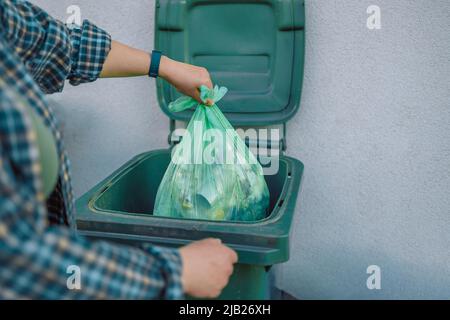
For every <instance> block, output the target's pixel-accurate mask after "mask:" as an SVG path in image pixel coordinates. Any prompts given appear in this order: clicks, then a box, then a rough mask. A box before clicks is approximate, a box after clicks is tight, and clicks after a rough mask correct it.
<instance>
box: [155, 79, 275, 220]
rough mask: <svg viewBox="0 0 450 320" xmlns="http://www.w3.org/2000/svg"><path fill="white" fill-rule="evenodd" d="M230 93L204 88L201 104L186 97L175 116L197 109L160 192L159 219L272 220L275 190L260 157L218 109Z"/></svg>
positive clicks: (172, 107)
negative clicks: (271, 194) (271, 191)
mask: <svg viewBox="0 0 450 320" xmlns="http://www.w3.org/2000/svg"><path fill="white" fill-rule="evenodd" d="M227 92H228V90H227V89H226V88H219V87H217V86H216V87H215V88H214V89H213V90H210V89H208V88H207V87H205V86H203V87H202V88H201V99H202V101H203V102H205V103H206V101H208V100H211V101H213V102H214V105H213V106H211V107H210V106H207V105H205V104H199V103H198V102H197V101H196V100H194V99H192V98H188V97H182V98H180V99H178V100H177V101H175V102H173V103H171V104H170V105H169V109H170V110H171V111H173V112H181V111H184V110H189V109H192V108H195V109H196V110H195V112H194V115H193V116H192V119H191V121H190V123H189V125H188V127H187V130H186V132H185V134H184V135H183V139H182V141H181V142H180V144H178V145H177V146H176V147H175V148H174V150H173V152H172V159H171V162H170V164H169V167H168V169H167V171H166V173H165V176H164V178H163V180H162V182H161V185H160V187H159V189H158V193H157V196H156V202H155V210H154V215H156V216H163V217H172V218H184V219H201V220H212V221H258V220H262V219H264V218H265V217H266V213H267V209H268V206H269V189H268V187H267V184H266V181H265V180H264V175H263V169H262V167H261V165H260V164H259V163H258V161H257V160H256V157H255V156H254V155H253V154H252V153H251V151H250V150H249V149H248V148H247V146H246V145H245V143H244V142H243V141H242V139H241V138H240V137H239V135H238V134H237V133H236V131H235V130H234V129H233V127H232V126H231V124H230V123H229V121H228V120H227V119H226V117H225V116H224V114H223V113H222V112H221V111H220V109H219V107H218V106H217V105H216V103H217V102H219V101H220V100H221V99H222V98H223V97H224V96H225V94H226V93H227Z"/></svg>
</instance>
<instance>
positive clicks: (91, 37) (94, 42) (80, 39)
mask: <svg viewBox="0 0 450 320" xmlns="http://www.w3.org/2000/svg"><path fill="white" fill-rule="evenodd" d="M69 29H70V41H71V44H72V53H71V60H72V68H71V71H70V74H69V77H68V79H69V81H70V84H71V85H74V86H76V85H79V84H81V83H86V82H93V81H95V80H97V79H98V77H99V76H100V73H101V71H102V69H103V64H104V63H105V61H106V58H107V57H108V54H109V51H110V50H111V36H110V35H109V34H108V33H107V32H106V31H104V30H103V29H101V28H99V27H97V26H96V25H94V24H92V23H91V22H90V21H88V20H84V21H83V25H82V26H81V27H80V26H70V27H69Z"/></svg>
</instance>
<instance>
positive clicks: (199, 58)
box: [76, 0, 305, 300]
mask: <svg viewBox="0 0 450 320" xmlns="http://www.w3.org/2000/svg"><path fill="white" fill-rule="evenodd" d="M155 21H156V23H155V48H156V49H159V50H161V51H162V52H164V54H166V55H168V56H170V57H172V58H174V59H176V60H180V61H186V62H188V63H191V64H196V65H201V66H204V67H206V68H208V70H209V71H210V73H211V76H212V79H213V82H215V83H218V84H220V85H223V86H226V87H228V88H229V89H230V91H229V93H228V95H227V96H226V97H225V98H224V100H223V101H221V109H222V111H223V112H224V113H225V115H226V116H227V118H228V119H229V120H230V122H231V123H232V124H233V125H234V126H235V127H236V128H244V127H245V128H247V127H252V128H253V127H265V126H273V125H281V126H282V127H283V129H284V130H283V133H284V134H283V135H282V136H279V137H278V136H277V138H276V139H275V138H272V139H268V141H262V140H261V137H259V138H260V139H259V140H258V141H257V142H255V141H252V140H250V139H249V140H247V142H248V144H249V145H250V146H252V147H256V148H258V147H264V146H265V147H271V148H272V151H273V150H274V148H277V150H276V152H275V154H278V156H275V157H270V158H269V156H267V157H259V159H260V161H261V163H262V164H263V166H266V167H267V166H270V165H273V163H274V161H275V162H276V164H277V165H276V167H277V168H278V169H277V170H276V171H275V172H272V174H270V175H266V177H265V178H266V181H267V183H268V186H269V191H270V208H269V210H268V214H267V217H266V218H265V219H264V220H262V221H254V222H244V223H242V222H217V221H200V220H183V219H173V218H163V217H156V216H153V214H152V213H153V208H154V202H155V198H156V194H157V191H158V187H159V184H160V182H161V180H162V178H163V176H164V173H165V171H166V169H167V167H168V165H169V163H170V160H171V148H170V147H169V148H168V149H166V150H155V151H149V152H147V153H144V154H141V155H138V156H136V157H135V158H133V159H132V160H130V161H129V162H128V163H126V164H125V165H123V166H122V167H121V168H119V169H118V170H117V171H116V172H114V173H113V174H111V175H110V176H109V177H108V178H106V179H105V180H104V181H101V182H100V183H98V184H97V185H96V186H95V187H93V188H92V189H91V190H90V191H88V192H87V193H86V194H85V195H83V196H82V197H81V198H80V199H78V200H77V202H76V211H77V216H76V218H77V224H78V229H79V232H80V233H81V234H83V235H85V236H87V237H89V238H91V239H94V240H96V239H98V240H109V241H113V242H117V243H123V244H128V245H132V246H139V247H145V246H151V245H159V246H166V247H180V246H183V245H186V244H188V243H190V242H192V241H195V240H200V239H204V238H209V237H214V238H220V239H222V241H223V242H224V243H225V244H227V245H229V246H230V247H231V248H233V249H235V250H236V251H237V253H238V256H239V262H238V265H237V266H236V268H235V272H234V274H233V276H232V278H231V281H230V283H229V285H228V286H227V288H226V289H225V290H224V292H223V293H222V295H221V297H220V299H229V300H239V299H269V298H270V283H269V282H270V281H269V271H270V268H271V266H273V265H275V264H279V263H283V262H286V261H288V259H289V251H290V250H289V238H290V230H291V224H292V221H293V217H294V213H295V209H296V202H297V196H298V192H299V187H300V183H301V179H302V174H303V164H302V163H301V162H300V161H299V160H296V159H294V158H291V157H288V156H286V155H284V152H285V151H286V149H287V142H286V123H287V121H288V120H290V119H291V118H292V117H293V116H294V115H295V114H296V112H297V111H298V109H299V106H300V99H301V89H302V82H303V67H304V45H305V37H304V33H305V29H304V25H305V12H304V3H303V0H298V1H296V0H266V1H256V0H248V1H239V2H237V1H224V0H159V1H157V2H156V20H155ZM157 92H158V102H159V105H160V107H161V109H162V110H163V111H164V113H165V114H166V115H167V116H168V117H169V119H170V123H171V125H170V131H171V132H168V134H169V144H170V145H171V146H173V145H174V144H175V143H176V142H177V139H176V137H175V136H174V134H173V133H174V130H175V128H176V121H180V122H188V121H189V120H190V118H191V116H192V111H185V112H181V113H176V114H175V113H171V112H170V110H169V109H168V104H169V103H170V102H171V101H174V100H175V99H177V98H178V97H179V94H178V93H177V92H176V90H174V89H173V88H172V87H171V86H170V85H168V84H167V83H166V82H164V81H162V80H158V81H157Z"/></svg>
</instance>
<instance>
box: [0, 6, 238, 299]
mask: <svg viewBox="0 0 450 320" xmlns="http://www.w3.org/2000/svg"><path fill="white" fill-rule="evenodd" d="M0 28H1V29H0V138H1V139H0V142H1V143H0V298H3V299H5V298H6V299H9V298H38V299H70V298H75V299H105V298H106V299H115V298H126V299H180V298H182V297H183V294H184V293H187V294H190V295H193V296H196V297H216V296H218V295H219V294H220V292H221V290H222V289H223V288H224V286H225V285H226V284H227V282H228V279H229V276H230V275H231V273H232V270H233V264H234V263H235V262H236V260H237V256H236V253H235V252H234V251H232V250H231V249H229V248H227V247H225V246H224V245H222V244H221V242H220V240H214V239H208V240H204V241H200V242H197V243H193V244H191V245H189V246H187V247H184V248H181V249H180V250H173V249H165V248H157V247H153V248H150V249H146V250H145V251H144V250H140V249H135V248H129V247H125V246H116V245H113V244H109V243H92V242H90V241H88V240H87V239H84V238H83V237H81V236H79V235H77V234H76V232H75V231H74V228H75V222H74V212H73V197H72V190H71V184H70V163H69V161H68V158H67V155H66V153H65V150H64V145H63V141H62V139H61V133H60V131H59V129H58V125H57V121H56V119H55V117H54V115H53V112H52V111H51V109H50V108H49V107H48V105H47V102H46V99H45V96H44V93H47V94H48V93H54V92H58V91H61V90H62V89H63V86H64V82H65V80H66V79H68V80H69V81H70V83H71V84H72V85H79V84H81V83H85V82H92V81H94V80H96V79H97V78H98V77H123V76H144V75H147V74H149V70H150V66H152V68H151V70H152V72H151V74H152V75H153V76H158V75H159V76H160V77H162V78H164V79H165V80H167V81H168V82H170V83H171V84H172V85H174V86H175V87H176V88H177V89H178V90H179V91H180V92H182V93H183V94H186V95H189V96H191V97H194V98H195V99H197V100H198V99H199V92H198V88H199V87H200V86H201V85H206V86H209V87H212V83H211V79H210V77H209V74H208V72H207V71H206V70H205V69H204V68H199V67H195V66H191V65H187V64H183V63H180V62H176V61H173V60H171V59H169V58H167V57H165V56H162V57H161V60H160V63H159V66H158V63H157V62H158V61H159V58H160V57H159V55H158V54H157V53H155V54H154V55H152V57H153V59H154V60H153V63H152V61H151V56H150V55H149V54H148V53H146V52H144V51H141V50H137V49H133V48H130V47H128V46H126V45H123V44H121V43H119V42H116V41H112V40H111V38H110V36H109V35H108V34H107V33H106V32H105V31H103V30H102V29H100V28H98V27H96V26H95V25H93V24H92V23H90V22H89V21H84V22H83V25H82V26H81V27H71V28H68V27H67V26H65V25H64V24H63V23H61V22H59V21H57V20H55V19H53V18H51V17H50V16H49V15H48V14H47V13H46V12H44V11H43V10H41V9H40V8H38V7H36V6H34V5H32V4H30V3H29V2H26V1H19V0H0ZM156 60H158V61H156ZM43 137H45V139H44V138H43ZM48 137H50V138H49V139H48ZM50 140H51V141H52V143H53V144H52V143H49V141H50ZM48 145H50V146H48ZM52 145H53V146H54V148H52V147H51V146H52ZM43 158H48V159H46V160H48V161H43ZM53 160H54V161H53ZM52 161H53V162H54V163H56V164H57V167H56V168H57V169H56V170H55V181H56V182H55V183H54V187H53V185H51V186H52V187H51V189H50V190H46V188H45V186H46V185H48V183H45V182H46V181H45V179H44V177H48V176H51V172H50V171H52V170H51V168H50V167H51V166H45V165H43V164H42V163H52ZM47 167H48V168H47ZM71 266H78V267H79V268H80V270H81V288H77V289H76V290H70V289H69V288H68V286H67V278H68V274H67V270H68V268H69V267H71Z"/></svg>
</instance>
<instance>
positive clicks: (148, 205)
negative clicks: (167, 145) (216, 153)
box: [92, 150, 290, 216]
mask: <svg viewBox="0 0 450 320" xmlns="http://www.w3.org/2000/svg"><path fill="white" fill-rule="evenodd" d="M170 156H171V154H170V151H169V150H167V152H162V153H156V154H152V155H150V156H149V157H146V158H145V159H143V160H142V161H140V162H138V163H136V165H134V166H132V167H131V168H129V170H128V171H126V172H125V173H123V174H122V175H121V176H120V177H118V179H116V180H115V181H113V182H112V183H111V184H110V185H109V186H108V187H107V188H106V189H104V191H103V192H102V193H101V194H100V195H99V196H98V197H97V198H95V199H94V200H93V203H92V204H93V206H94V208H95V209H96V210H98V211H108V212H115V213H121V214H143V215H152V214H153V208H154V204H155V198H156V194H157V192H158V188H159V185H160V183H161V180H162V178H163V176H164V174H165V171H166V169H167V167H168V165H169V163H170ZM289 175H290V173H289V172H288V168H287V164H286V163H285V162H284V161H280V169H279V170H278V173H277V174H276V175H272V176H265V179H266V181H267V184H268V187H269V192H270V206H269V210H268V216H270V214H271V213H272V212H273V211H274V208H276V206H277V205H279V204H280V202H282V201H284V199H280V196H281V193H282V190H283V186H284V185H285V182H286V179H287V178H288V176H289Z"/></svg>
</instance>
